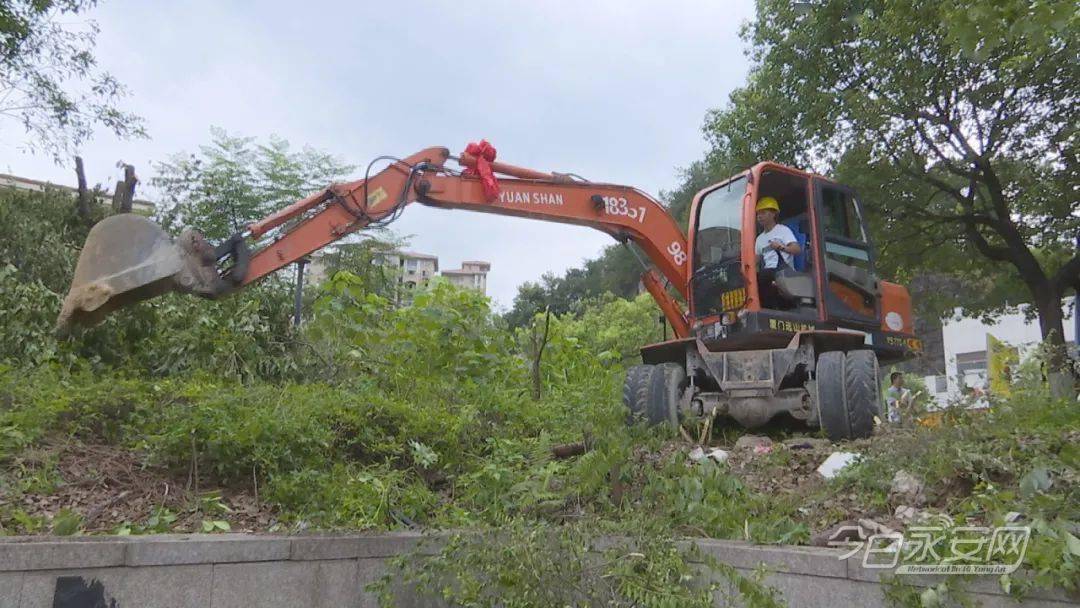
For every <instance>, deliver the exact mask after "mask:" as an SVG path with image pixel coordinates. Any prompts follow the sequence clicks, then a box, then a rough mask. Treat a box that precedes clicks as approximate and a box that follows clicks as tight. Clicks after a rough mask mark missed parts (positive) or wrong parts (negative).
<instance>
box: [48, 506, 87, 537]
mask: <svg viewBox="0 0 1080 608" xmlns="http://www.w3.org/2000/svg"><path fill="white" fill-rule="evenodd" d="M82 521H83V520H82V515H79V514H78V513H76V512H74V511H72V510H70V509H61V510H60V512H59V513H57V514H56V516H55V517H53V520H52V532H53V534H55V535H57V536H71V535H73V534H75V533H77V532H78V531H79V528H81V527H82Z"/></svg>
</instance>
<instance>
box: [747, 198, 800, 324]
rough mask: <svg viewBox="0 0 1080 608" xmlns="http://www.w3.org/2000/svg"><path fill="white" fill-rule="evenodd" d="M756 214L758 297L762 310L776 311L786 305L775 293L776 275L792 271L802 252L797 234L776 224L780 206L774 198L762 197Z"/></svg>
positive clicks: (776, 292)
mask: <svg viewBox="0 0 1080 608" xmlns="http://www.w3.org/2000/svg"><path fill="white" fill-rule="evenodd" d="M754 211H756V212H757V221H758V223H759V224H761V234H759V235H758V236H757V240H755V241H754V251H756V252H757V267H758V293H760V294H761V306H762V307H763V308H772V309H774V310H775V309H779V308H780V305H781V304H782V303H783V302H782V299H781V297H780V293H779V292H778V291H777V289H776V273H777V271H779V270H780V269H781V268H783V267H784V266H787V267H788V268H792V267H793V266H792V264H791V260H792V258H793V257H794V256H796V255H799V253H800V252H801V251H802V248H801V247H799V242H798V241H797V240H795V233H793V232H792V231H791V228H788V227H787V226H785V225H783V224H779V223H777V221H776V218H777V217H778V216H779V215H780V204H779V203H777V202H776V199H775V198H773V197H771V196H763V197H761V198H760V199H758V203H757V207H755V208H754Z"/></svg>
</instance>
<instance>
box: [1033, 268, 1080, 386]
mask: <svg viewBox="0 0 1080 608" xmlns="http://www.w3.org/2000/svg"><path fill="white" fill-rule="evenodd" d="M1046 283H1047V284H1046V285H1044V286H1040V288H1038V289H1033V290H1032V291H1033V293H1034V296H1035V308H1036V309H1037V310H1038V311H1039V330H1040V332H1041V333H1042V338H1043V342H1044V343H1046V345H1047V346H1048V348H1049V352H1048V355H1049V356H1048V359H1047V361H1046V366H1047V370H1046V379H1047V382H1048V383H1049V385H1050V395H1051V396H1052V397H1055V398H1073V397H1075V396H1076V395H1075V392H1074V389H1073V376H1072V373H1070V368H1069V355H1068V353H1067V352H1066V350H1065V342H1066V339H1065V323H1064V316H1063V315H1062V312H1061V296H1062V295H1063V294H1062V293H1061V292H1060V291H1058V290H1057V289H1054V288H1053V285H1052V284H1051V282H1050V281H1047V282H1046Z"/></svg>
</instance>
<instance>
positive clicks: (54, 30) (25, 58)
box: [0, 0, 146, 163]
mask: <svg viewBox="0 0 1080 608" xmlns="http://www.w3.org/2000/svg"><path fill="white" fill-rule="evenodd" d="M96 4H97V2H96V0H9V1H6V2H3V3H0V117H3V118H6V119H9V120H11V121H15V122H17V123H19V124H21V125H22V127H23V129H24V130H25V132H26V134H27V135H29V136H30V137H29V141H28V142H27V143H26V146H27V147H28V148H29V149H30V150H32V151H43V152H45V153H47V154H51V155H52V157H53V159H54V160H55V161H56V162H57V163H60V162H63V161H64V160H65V159H66V158H67V157H69V156H70V155H71V154H72V152H73V151H74V150H75V149H77V148H78V147H79V145H80V144H82V143H83V142H85V141H86V140H88V139H89V138H90V137H91V136H92V135H93V133H94V129H95V128H96V127H104V128H106V129H108V130H109V131H111V132H112V133H113V134H115V135H116V136H118V137H123V138H127V137H145V136H146V131H145V129H144V127H143V121H142V119H141V118H139V117H138V116H137V115H135V114H133V113H131V112H128V111H125V110H122V109H120V107H119V105H118V104H119V102H120V100H121V99H123V98H124V97H125V96H126V95H127V89H126V88H125V87H124V86H123V85H122V84H120V82H119V81H117V80H116V78H114V77H113V76H112V75H111V74H109V73H108V72H106V71H103V70H100V69H99V68H98V66H97V60H96V58H95V57H94V46H95V43H96V39H97V34H98V27H97V24H95V23H94V22H92V21H85V22H82V23H72V22H71V21H69V20H67V19H65V18H69V17H72V16H76V15H80V14H82V13H85V12H86V11H87V10H89V9H91V8H93V7H94V6H95V5H96Z"/></svg>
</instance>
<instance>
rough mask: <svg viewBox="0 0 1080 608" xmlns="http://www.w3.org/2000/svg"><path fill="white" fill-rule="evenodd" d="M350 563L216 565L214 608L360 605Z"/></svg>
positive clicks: (322, 607) (309, 562) (316, 607)
mask: <svg viewBox="0 0 1080 608" xmlns="http://www.w3.org/2000/svg"><path fill="white" fill-rule="evenodd" d="M356 581H357V572H356V562H355V561H353V560H333V561H306V562H262V563H246V564H216V565H215V566H214V583H213V589H212V597H211V602H212V605H213V607H214V608H239V607H246V606H265V607H266V608H271V607H273V608H276V607H278V606H281V607H285V606H305V607H308V608H340V607H342V606H358V605H360V588H359V586H358V585H357V584H356Z"/></svg>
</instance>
